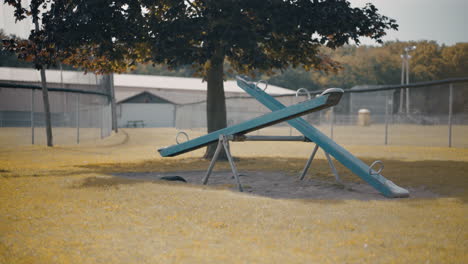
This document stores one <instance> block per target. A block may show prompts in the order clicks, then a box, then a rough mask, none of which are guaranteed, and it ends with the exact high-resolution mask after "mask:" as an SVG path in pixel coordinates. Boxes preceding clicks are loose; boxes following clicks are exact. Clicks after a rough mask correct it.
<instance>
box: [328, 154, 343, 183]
mask: <svg viewBox="0 0 468 264" xmlns="http://www.w3.org/2000/svg"><path fill="white" fill-rule="evenodd" d="M323 153H325V157H327V161H328V165H329V166H330V168H331V171H332V172H333V175H335V181H336V182H337V183H339V184H341V185H344V183H343V182H342V181H341V179H340V175H339V174H338V171H337V170H336V167H335V164H333V161H332V159H331V157H330V154H328V153H327V152H326V151H323Z"/></svg>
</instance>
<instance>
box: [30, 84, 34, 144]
mask: <svg viewBox="0 0 468 264" xmlns="http://www.w3.org/2000/svg"><path fill="white" fill-rule="evenodd" d="M31 144H32V145H34V89H31Z"/></svg>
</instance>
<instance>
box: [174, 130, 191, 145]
mask: <svg viewBox="0 0 468 264" xmlns="http://www.w3.org/2000/svg"><path fill="white" fill-rule="evenodd" d="M180 135H184V136H185V137H186V138H187V141H189V140H190V139H189V136H188V134H187V133H185V132H183V131H179V133H177V135H176V138H175V141H176V143H177V144H180V142H179V136H180Z"/></svg>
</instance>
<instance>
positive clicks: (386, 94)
mask: <svg viewBox="0 0 468 264" xmlns="http://www.w3.org/2000/svg"><path fill="white" fill-rule="evenodd" d="M388 97H389V96H388V92H386V93H385V145H387V144H388V105H389V103H390V100H389V99H388Z"/></svg>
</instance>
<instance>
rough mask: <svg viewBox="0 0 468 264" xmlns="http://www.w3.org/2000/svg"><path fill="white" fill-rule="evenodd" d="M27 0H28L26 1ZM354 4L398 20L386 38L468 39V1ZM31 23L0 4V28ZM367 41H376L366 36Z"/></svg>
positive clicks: (15, 29) (355, 0) (16, 29)
mask: <svg viewBox="0 0 468 264" xmlns="http://www.w3.org/2000/svg"><path fill="white" fill-rule="evenodd" d="M24 1H25V0H24ZM349 1H350V2H351V5H352V6H354V7H363V6H364V5H365V4H366V3H369V2H370V3H373V4H374V5H375V6H376V7H377V8H378V9H379V11H380V13H381V14H383V15H386V16H388V17H391V18H394V19H396V20H397V23H398V24H399V25H400V28H399V30H398V31H390V32H388V35H387V36H386V37H385V40H396V39H398V40H401V41H407V40H423V39H424V40H436V41H437V42H438V43H439V44H447V45H452V44H455V43H457V42H468V15H467V11H468V0H349ZM1 3H3V1H1ZM29 25H30V24H29V23H28V24H24V23H23V24H22V25H15V23H14V18H13V9H12V8H11V7H6V6H4V4H1V5H0V28H2V29H3V30H4V31H5V32H6V33H7V34H16V35H19V36H22V37H26V36H27V34H28V32H29V30H30V26H29ZM362 43H364V44H375V42H373V41H371V40H369V39H363V40H362Z"/></svg>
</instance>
